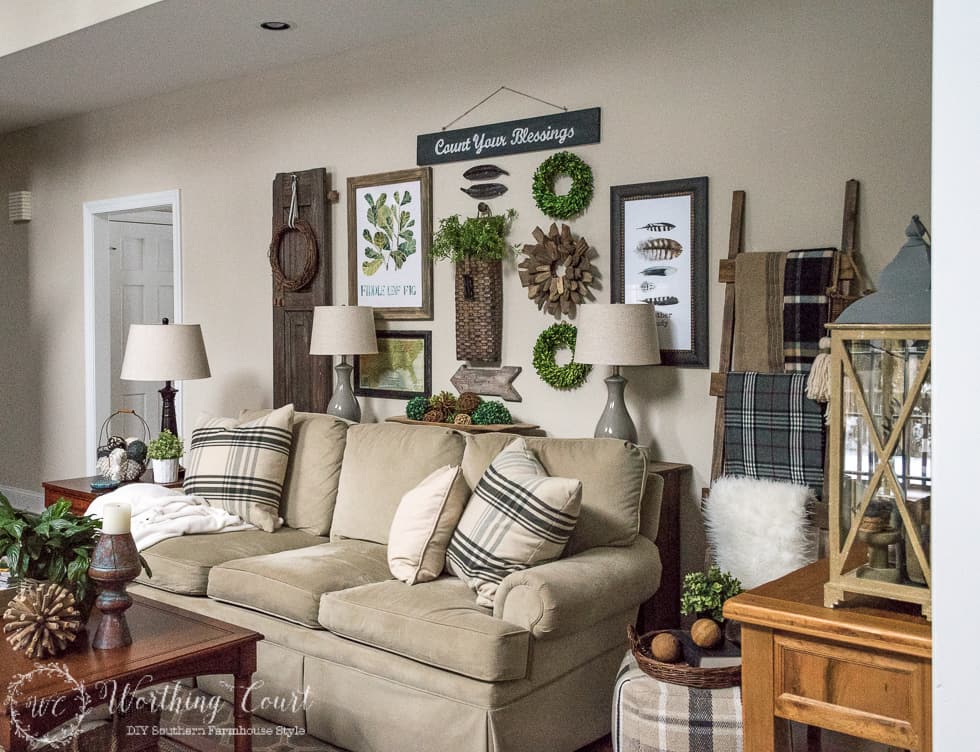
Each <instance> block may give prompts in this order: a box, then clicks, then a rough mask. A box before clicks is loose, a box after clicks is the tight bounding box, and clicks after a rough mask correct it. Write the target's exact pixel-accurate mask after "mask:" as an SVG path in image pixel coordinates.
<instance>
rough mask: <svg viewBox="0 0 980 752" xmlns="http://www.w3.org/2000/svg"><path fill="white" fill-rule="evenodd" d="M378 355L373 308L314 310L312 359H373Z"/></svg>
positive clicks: (311, 340)
mask: <svg viewBox="0 0 980 752" xmlns="http://www.w3.org/2000/svg"><path fill="white" fill-rule="evenodd" d="M377 351H378V340H377V338H376V337H375V335H374V309H373V308H369V307H367V306H317V307H316V308H314V309H313V332H312V334H311V335H310V355H370V354H372V353H376V352H377Z"/></svg>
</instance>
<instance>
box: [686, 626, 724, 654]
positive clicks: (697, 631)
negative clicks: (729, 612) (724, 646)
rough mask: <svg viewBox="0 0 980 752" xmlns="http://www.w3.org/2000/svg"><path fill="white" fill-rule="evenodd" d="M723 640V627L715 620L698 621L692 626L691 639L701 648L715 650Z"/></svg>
mask: <svg viewBox="0 0 980 752" xmlns="http://www.w3.org/2000/svg"><path fill="white" fill-rule="evenodd" d="M721 638H722V635H721V627H720V626H718V622H716V621H715V620H714V619H698V620H697V621H696V622H694V624H692V625H691V639H692V640H694V644H695V645H697V646H698V647H700V648H713V647H715V646H716V645H718V644H719V643H721Z"/></svg>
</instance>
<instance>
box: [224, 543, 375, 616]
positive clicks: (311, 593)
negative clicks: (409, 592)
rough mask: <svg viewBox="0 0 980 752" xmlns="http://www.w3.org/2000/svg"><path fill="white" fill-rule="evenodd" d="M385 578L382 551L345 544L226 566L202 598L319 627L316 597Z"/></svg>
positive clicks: (249, 558)
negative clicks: (206, 594)
mask: <svg viewBox="0 0 980 752" xmlns="http://www.w3.org/2000/svg"><path fill="white" fill-rule="evenodd" d="M390 578H391V572H389V571H388V559H387V557H386V555H385V547H384V546H382V545H380V544H378V543H369V542H367V541H356V540H345V541H336V542H334V543H325V544H323V545H320V546H312V547H310V548H304V549H301V550H298V551H282V552H280V553H273V554H266V555H264V556H249V557H248V558H245V559H235V560H233V561H227V562H225V563H224V564H222V565H220V566H216V567H214V568H213V569H212V570H211V575H210V577H209V578H208V597H210V598H214V599H215V600H219V601H224V602H226V603H234V604H235V605H238V606H245V607H246V608H253V609H255V610H256V611H262V612H263V613H267V614H272V615H273V616H278V617H280V618H282V619H288V620H289V621H293V622H296V623H297V624H302V625H304V626H307V627H319V626H320V623H319V622H318V621H317V613H318V612H319V609H320V596H321V595H323V594H324V593H329V592H332V591H334V590H344V589H345V588H351V587H356V586H358V585H366V584H368V583H372V582H382V581H384V580H387V579H390Z"/></svg>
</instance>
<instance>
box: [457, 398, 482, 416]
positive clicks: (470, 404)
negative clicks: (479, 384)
mask: <svg viewBox="0 0 980 752" xmlns="http://www.w3.org/2000/svg"><path fill="white" fill-rule="evenodd" d="M481 402H483V399H482V398H481V397H480V395H479V394H476V393H475V392H463V393H462V394H461V395H459V397H458V398H457V400H456V409H457V410H458V411H459V412H461V413H466V414H467V415H472V414H473V411H474V410H476V408H477V407H478V406H479V404H480V403H481Z"/></svg>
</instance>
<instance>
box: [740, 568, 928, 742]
mask: <svg viewBox="0 0 980 752" xmlns="http://www.w3.org/2000/svg"><path fill="white" fill-rule="evenodd" d="M828 571H829V570H828V564H827V561H826V560H821V561H818V562H817V563H815V564H811V565H810V566H808V567H804V568H803V569H800V570H797V571H796V572H792V573H791V574H788V575H786V576H785V577H783V578H781V579H779V580H775V581H773V582H770V583H767V584H765V585H763V586H761V587H758V588H755V589H754V590H750V591H748V592H746V593H742V594H741V595H738V596H736V597H734V598H732V599H730V600H729V601H728V602H727V603H726V604H725V616H726V617H727V618H729V619H737V620H738V621H740V622H742V713H743V721H744V733H745V749H746V750H752V752H771V751H772V750H775V749H777V743H778V742H777V739H779V740H781V739H784V738H786V736H787V733H786V726H787V724H786V721H797V722H799V723H805V724H809V725H811V726H819V727H821V728H826V729H831V730H833V731H838V732H841V733H844V734H850V735H851V736H857V737H861V738H863V739H870V740H872V741H877V742H880V743H882V744H888V745H891V746H893V747H898V748H900V749H905V750H914V751H915V752H931V750H932V686H931V685H932V629H931V627H930V625H929V623H928V622H927V621H926V620H925V619H924V618H922V617H921V616H918V615H914V614H912V613H902V612H900V611H896V610H893V609H888V610H886V609H884V608H881V607H880V605H879V604H880V601H874V600H873V599H870V598H854V599H853V600H849V601H848V602H847V604H846V605H844V606H841V607H838V608H833V609H831V608H825V607H824V606H823V585H824V583H825V582H826V581H827V578H828ZM910 610H912V609H910Z"/></svg>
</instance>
